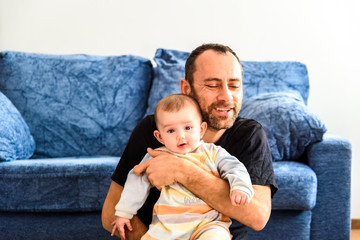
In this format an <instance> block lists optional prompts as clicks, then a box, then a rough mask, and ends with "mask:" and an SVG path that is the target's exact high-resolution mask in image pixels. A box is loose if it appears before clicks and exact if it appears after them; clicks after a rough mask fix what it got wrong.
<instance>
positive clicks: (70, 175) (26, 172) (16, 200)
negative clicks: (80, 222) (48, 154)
mask: <svg viewBox="0 0 360 240" xmlns="http://www.w3.org/2000/svg"><path fill="white" fill-rule="evenodd" d="M118 162H119V158H118V157H112V156H111V157H110V156H98V157H77V158H70V157H69V158H51V159H28V160H17V161H9V162H2V163H1V164H0V176H1V177H0V193H1V194H0V203H1V204H0V210H1V211H11V212H13V211H17V212H24V211H28V212H48V211H54V212H55V211H57V212H58V211H100V210H101V208H102V204H103V202H104V200H105V197H106V194H107V191H108V189H109V185H110V177H109V176H111V174H112V173H113V171H114V169H115V167H116V165H117V163H118ZM4 193H5V194H4Z"/></svg>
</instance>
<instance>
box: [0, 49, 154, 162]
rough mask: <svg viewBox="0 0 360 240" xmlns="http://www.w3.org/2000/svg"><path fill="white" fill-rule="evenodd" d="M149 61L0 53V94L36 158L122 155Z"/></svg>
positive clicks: (141, 108)
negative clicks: (19, 119) (23, 125)
mask: <svg viewBox="0 0 360 240" xmlns="http://www.w3.org/2000/svg"><path fill="white" fill-rule="evenodd" d="M151 80H152V64H151V62H150V60H149V59H145V58H141V57H137V56H133V55H123V56H94V55H81V54H76V55H50V54H34V53H24V52H11V51H10V52H2V53H1V54H0V90H1V91H2V92H3V93H4V94H6V96H7V97H8V98H9V99H10V100H11V101H12V103H13V104H14V105H15V106H16V107H17V109H18V110H19V112H20V113H21V114H22V116H23V118H24V119H25V121H26V122H27V124H28V126H29V129H30V131H31V133H32V135H33V137H34V139H35V142H36V150H35V154H36V155H37V156H38V157H66V156H94V155H111V156H121V154H122V152H123V150H124V148H125V146H126V144H127V141H128V139H129V137H130V134H131V132H132V130H133V128H134V127H135V126H136V124H137V123H138V121H139V120H141V119H142V117H143V116H144V114H145V110H146V106H147V99H148V94H149V91H150V86H151Z"/></svg>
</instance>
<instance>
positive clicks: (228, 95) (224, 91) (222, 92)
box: [218, 85, 233, 102]
mask: <svg viewBox="0 0 360 240" xmlns="http://www.w3.org/2000/svg"><path fill="white" fill-rule="evenodd" d="M232 99H233V97H232V92H231V91H230V89H229V87H228V86H227V85H225V86H223V87H221V88H220V89H219V94H218V100H219V101H225V102H228V101H231V100H232Z"/></svg>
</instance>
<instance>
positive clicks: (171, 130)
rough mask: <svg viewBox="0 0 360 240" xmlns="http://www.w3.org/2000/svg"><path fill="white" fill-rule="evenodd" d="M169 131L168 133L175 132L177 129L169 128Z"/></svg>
mask: <svg viewBox="0 0 360 240" xmlns="http://www.w3.org/2000/svg"><path fill="white" fill-rule="evenodd" d="M167 132H168V133H173V132H175V130H174V129H169V130H167Z"/></svg>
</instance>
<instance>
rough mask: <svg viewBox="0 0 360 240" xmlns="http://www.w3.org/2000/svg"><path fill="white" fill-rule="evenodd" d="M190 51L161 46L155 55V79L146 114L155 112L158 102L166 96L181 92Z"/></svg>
mask: <svg viewBox="0 0 360 240" xmlns="http://www.w3.org/2000/svg"><path fill="white" fill-rule="evenodd" d="M188 56H189V53H187V52H182V51H177V50H167V49H162V48H159V49H158V50H157V51H156V53H155V57H154V61H155V63H156V67H155V68H154V79H153V83H152V86H151V90H150V95H149V100H148V108H147V110H146V115H149V114H153V113H154V110H155V107H156V104H157V103H158V102H159V101H160V100H161V99H163V98H164V97H166V96H168V95H170V94H174V93H180V80H181V79H182V78H184V77H185V62H186V59H187V57H188Z"/></svg>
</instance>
